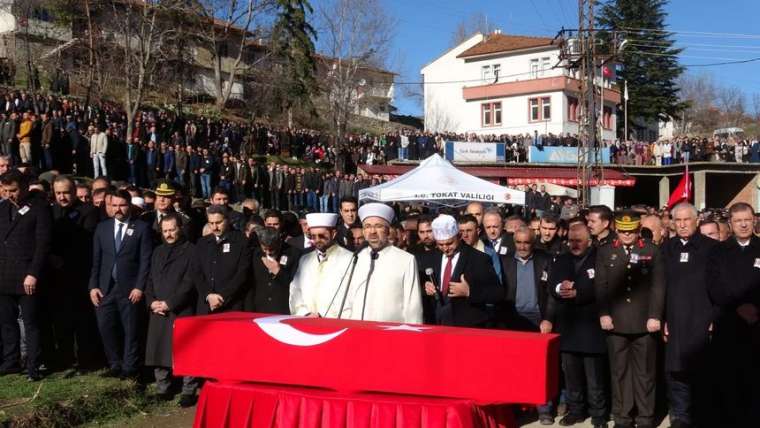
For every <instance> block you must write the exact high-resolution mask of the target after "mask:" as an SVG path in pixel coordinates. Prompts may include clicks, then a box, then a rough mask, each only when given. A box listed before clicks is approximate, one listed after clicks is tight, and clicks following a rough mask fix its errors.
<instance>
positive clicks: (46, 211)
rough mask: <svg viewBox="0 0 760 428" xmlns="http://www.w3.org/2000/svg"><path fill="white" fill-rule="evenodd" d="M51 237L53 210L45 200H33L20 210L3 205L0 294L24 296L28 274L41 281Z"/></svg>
mask: <svg viewBox="0 0 760 428" xmlns="http://www.w3.org/2000/svg"><path fill="white" fill-rule="evenodd" d="M14 212H15V218H14ZM51 237H52V219H51V215H50V207H49V206H48V205H47V203H46V202H45V201H44V200H41V199H38V198H31V197H30V198H28V199H27V200H26V201H25V202H23V203H21V204H20V205H19V208H18V210H16V207H15V206H14V205H13V204H12V203H11V202H10V201H7V200H6V201H2V202H0V238H2V239H0V294H25V293H24V277H26V276H27V275H32V276H34V277H35V278H37V280H38V281H39V279H40V277H41V276H42V271H43V268H44V265H45V261H46V258H47V256H48V253H49V252H50V243H51Z"/></svg>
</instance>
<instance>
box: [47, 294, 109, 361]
mask: <svg viewBox="0 0 760 428" xmlns="http://www.w3.org/2000/svg"><path fill="white" fill-rule="evenodd" d="M55 285H56V287H57V289H58V290H60V291H57V292H54V293H51V294H50V295H47V296H44V300H45V306H44V307H45V311H46V312H48V315H49V317H50V323H51V325H52V336H53V337H52V343H51V345H53V346H51V347H50V348H53V349H49V348H48V346H45V350H46V352H47V351H48V350H49V351H50V352H49V354H50V358H48V357H46V358H45V361H46V362H48V363H49V364H51V365H53V366H54V367H56V368H62V369H67V368H71V367H72V366H74V365H76V366H77V367H79V368H80V369H94V368H97V367H99V366H101V364H102V359H103V358H102V354H103V353H102V351H101V350H100V345H101V344H100V338H99V337H98V332H97V321H96V320H95V312H94V310H93V306H92V302H91V301H90V299H89V297H88V295H87V291H86V288H83V289H81V291H80V289H66V285H67V284H55ZM46 345H47V344H46ZM46 355H47V354H46Z"/></svg>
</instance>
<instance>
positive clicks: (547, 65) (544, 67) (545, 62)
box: [541, 56, 552, 75]
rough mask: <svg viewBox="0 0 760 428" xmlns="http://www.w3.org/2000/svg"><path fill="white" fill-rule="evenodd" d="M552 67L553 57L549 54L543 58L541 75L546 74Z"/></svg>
mask: <svg viewBox="0 0 760 428" xmlns="http://www.w3.org/2000/svg"><path fill="white" fill-rule="evenodd" d="M551 68H552V64H551V58H549V57H548V56H547V57H543V58H541V75H544V74H546V73H547V72H548V71H549V69H551Z"/></svg>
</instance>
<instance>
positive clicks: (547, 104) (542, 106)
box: [528, 97, 552, 122]
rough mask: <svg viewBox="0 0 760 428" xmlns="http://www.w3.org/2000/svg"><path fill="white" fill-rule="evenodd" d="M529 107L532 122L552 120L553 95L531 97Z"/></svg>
mask: <svg viewBox="0 0 760 428" xmlns="http://www.w3.org/2000/svg"><path fill="white" fill-rule="evenodd" d="M528 108H529V110H530V111H529V115H530V121H531V122H538V121H542V120H552V99H551V97H541V98H531V99H529V100H528Z"/></svg>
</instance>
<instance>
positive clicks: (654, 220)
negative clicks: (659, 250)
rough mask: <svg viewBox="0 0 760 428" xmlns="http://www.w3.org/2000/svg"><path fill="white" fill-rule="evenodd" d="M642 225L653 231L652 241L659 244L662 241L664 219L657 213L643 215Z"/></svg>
mask: <svg viewBox="0 0 760 428" xmlns="http://www.w3.org/2000/svg"><path fill="white" fill-rule="evenodd" d="M641 227H642V228H647V229H649V230H651V231H652V242H653V243H654V244H655V245H659V244H660V243H661V242H662V220H661V219H660V216H657V215H647V216H644V217H641Z"/></svg>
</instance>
